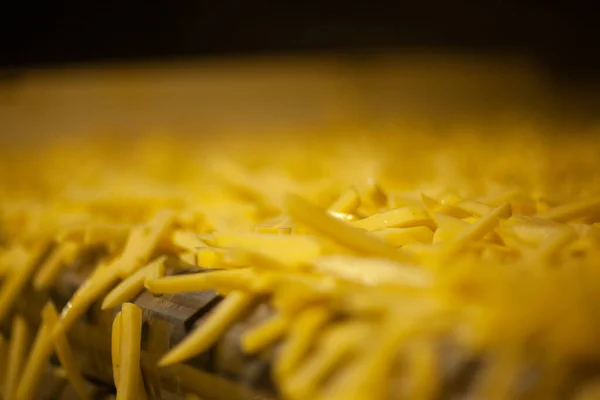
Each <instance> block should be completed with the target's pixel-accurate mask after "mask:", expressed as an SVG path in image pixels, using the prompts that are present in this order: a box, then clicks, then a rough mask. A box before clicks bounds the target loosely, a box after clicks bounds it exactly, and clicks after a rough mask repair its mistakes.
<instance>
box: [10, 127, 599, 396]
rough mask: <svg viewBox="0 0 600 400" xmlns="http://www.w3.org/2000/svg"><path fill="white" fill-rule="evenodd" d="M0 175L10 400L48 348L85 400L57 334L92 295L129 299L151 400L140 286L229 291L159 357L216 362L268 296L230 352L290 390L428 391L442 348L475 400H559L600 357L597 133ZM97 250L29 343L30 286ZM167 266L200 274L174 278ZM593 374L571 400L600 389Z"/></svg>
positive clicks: (125, 311)
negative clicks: (172, 259) (82, 277)
mask: <svg viewBox="0 0 600 400" xmlns="http://www.w3.org/2000/svg"><path fill="white" fill-rule="evenodd" d="M0 170H1V171H2V172H0V178H1V179H2V180H1V181H0V196H1V200H0V218H1V219H0V223H1V225H0V229H1V235H2V236H1V237H2V243H1V246H2V247H1V248H0V279H1V281H2V286H1V288H0V320H1V321H2V323H3V324H5V325H7V326H10V327H11V334H10V338H8V337H5V338H2V341H0V357H1V358H0V369H1V370H2V374H0V376H1V377H2V379H1V385H2V391H3V396H4V399H11V400H12V399H17V400H24V399H31V398H33V396H34V393H35V390H36V386H37V384H38V382H39V379H40V376H41V373H42V370H43V368H45V366H46V365H47V363H48V362H49V361H48V360H49V358H50V357H51V355H52V354H53V353H56V354H57V355H58V358H59V361H60V364H61V366H62V368H63V369H64V370H65V372H66V374H67V377H68V379H69V381H70V382H71V384H72V385H73V387H74V388H75V389H76V390H77V392H78V393H79V394H80V396H81V397H82V398H86V396H89V394H88V392H87V389H86V386H85V384H84V383H83V378H82V377H81V375H80V373H79V371H78V368H77V365H75V364H74V360H73V355H72V351H71V348H70V345H69V342H68V340H67V337H68V333H69V329H70V328H71V327H72V325H73V323H74V322H76V321H77V320H78V319H79V318H80V317H81V316H82V315H83V314H84V313H85V311H86V310H87V309H88V308H90V307H91V306H92V305H93V304H94V303H98V302H99V303H101V304H102V308H104V309H110V308H116V307H122V308H121V311H120V313H119V314H118V315H117V317H116V318H115V320H114V322H113V332H112V356H113V375H114V382H115V386H116V388H117V398H118V399H119V400H121V399H128V400H129V399H143V398H146V395H147V394H146V393H145V388H144V385H143V383H142V382H143V381H142V380H141V373H142V371H141V368H140V363H139V357H140V340H141V323H142V319H141V310H140V309H139V308H138V307H137V306H136V305H135V304H133V303H132V302H133V300H134V299H135V297H136V296H137V295H138V294H139V293H140V292H141V291H142V290H144V288H146V289H147V290H149V291H150V292H152V293H154V294H156V295H159V294H163V293H179V292H191V291H198V290H209V289H214V290H217V291H218V292H219V293H221V294H222V295H224V300H223V301H222V302H221V303H220V304H219V305H218V306H217V307H216V308H215V309H214V310H213V311H212V312H211V314H210V316H209V318H208V319H207V320H206V322H205V323H204V324H203V325H201V326H200V327H199V328H197V329H196V330H195V331H193V332H192V333H191V334H190V335H189V336H187V337H186V338H185V339H184V340H183V341H182V342H181V343H179V344H178V345H177V346H176V347H174V348H173V349H172V350H171V351H170V352H168V353H167V354H166V355H165V356H164V357H163V358H162V359H161V360H160V362H159V366H160V367H163V366H167V365H172V364H175V363H180V362H185V361H186V360H188V359H190V358H192V357H194V356H196V355H198V354H200V353H202V352H204V351H206V350H207V349H209V348H210V347H211V346H212V345H213V344H214V343H215V341H216V340H217V339H218V338H220V337H222V335H223V334H224V333H225V332H226V331H227V329H228V328H229V327H230V326H231V325H232V324H233V323H234V322H235V321H236V320H237V319H238V318H240V316H241V315H243V314H244V313H245V312H247V310H248V309H250V308H252V307H253V306H254V305H255V304H256V303H257V302H258V301H259V300H261V299H266V301H268V302H269V304H270V305H271V307H272V308H273V310H274V311H275V312H274V314H273V316H272V317H271V318H269V319H267V320H266V321H264V322H263V323H262V324H260V325H259V326H257V327H254V328H253V329H251V330H249V331H247V332H245V334H244V336H243V338H242V347H243V350H244V351H245V352H246V353H248V354H258V353H260V352H262V351H265V350H267V349H271V348H275V347H276V348H277V351H276V355H275V359H274V368H273V374H274V381H275V382H276V385H277V386H278V389H279V391H280V392H281V396H282V397H283V398H285V399H292V400H302V399H327V400H348V399H357V400H359V399H364V400H366V399H369V400H370V399H388V398H391V399H396V398H398V399H401V398H402V399H403V398H410V399H435V398H439V396H442V395H443V393H442V390H443V385H442V382H443V380H444V378H445V377H444V371H443V368H442V362H441V359H442V358H443V357H445V355H444V354H443V352H440V350H439V343H440V342H442V341H444V340H451V341H452V343H453V344H455V345H456V346H458V347H459V348H460V349H462V350H463V351H464V352H465V353H466V354H468V355H469V356H472V357H474V358H482V359H485V360H486V364H485V367H483V368H481V371H479V373H478V375H477V378H476V380H475V382H474V383H473V387H472V388H471V390H472V393H473V395H474V396H475V397H474V398H485V399H505V398H516V397H519V396H525V397H526V398H532V399H533V398H536V399H552V398H557V396H558V393H559V392H560V391H561V390H562V389H561V388H562V387H563V385H564V384H565V382H566V381H567V380H568V379H569V374H570V371H571V368H572V367H573V366H574V365H576V364H577V363H580V362H584V361H585V362H589V361H591V362H600V346H598V338H600V314H599V313H598V312H597V310H596V308H598V304H600V173H599V172H598V171H600V149H599V147H598V145H597V142H596V139H594V138H590V137H588V138H577V137H575V138H573V137H570V138H564V137H546V136H544V135H543V134H541V133H539V132H536V131H535V130H521V131H518V132H516V133H515V134H512V133H511V132H507V133H505V134H503V135H495V136H486V135H482V134H478V132H471V131H465V130H461V131H459V132H453V133H448V134H445V135H441V134H424V133H422V132H413V131H404V130H402V129H399V130H398V132H393V134H392V133H390V132H386V133H385V134H381V135H379V134H376V133H366V134H365V133H364V132H363V133H361V134H360V135H354V134H351V133H348V134H347V136H340V135H328V134H327V133H323V134H321V135H314V136H310V137H304V138H290V137H285V136H284V137H280V138H276V139H274V138H269V139H267V138H260V137H258V138H257V137H253V138H248V139H243V138H238V140H237V141H236V143H232V142H228V141H226V140H217V139H212V140H205V142H204V143H203V142H201V141H200V142H199V143H195V144H194V145H193V146H192V145H190V143H184V142H182V141H178V140H175V139H173V138H171V137H170V136H168V135H163V136H157V137H146V138H143V139H136V140H133V141H130V142H127V143H124V142H118V141H112V142H111V141H108V142H100V141H98V142H93V143H92V142H88V143H83V144H82V143H78V144H70V143H67V142H64V143H56V144H55V145H53V146H47V147H43V148H37V149H36V148H31V149H29V151H28V152H25V153H24V152H22V151H19V152H17V153H15V152H11V151H10V150H9V149H7V151H6V152H5V154H3V158H2V160H1V161H0ZM49 243H54V247H52V249H53V250H52V251H51V253H50V254H49V255H47V256H46V257H45V258H44V259H43V260H42V262H41V264H40V263H38V262H36V260H39V255H40V253H41V252H43V251H44V250H45V249H47V246H48V244H49ZM98 244H103V245H105V246H106V247H107V249H109V255H108V256H107V257H105V258H104V259H103V260H101V262H100V263H99V264H98V265H96V266H95V267H94V268H93V270H92V271H91V273H90V275H89V278H88V280H87V281H86V282H85V284H84V285H82V286H81V287H80V288H79V290H78V291H77V292H76V294H75V295H74V296H73V297H72V299H71V301H70V303H69V304H68V305H67V307H66V308H65V309H64V310H63V311H62V314H60V316H58V315H57V312H56V310H55V307H54V305H53V304H52V303H51V302H48V304H47V305H46V306H45V307H44V308H43V310H41V314H42V323H41V326H40V328H39V329H38V330H37V332H32V331H31V329H30V327H28V326H27V323H26V322H25V321H24V319H23V318H22V317H21V316H20V315H19V314H18V313H16V314H15V313H13V312H12V310H13V306H14V304H15V302H18V301H22V300H23V299H21V297H20V296H21V294H22V293H23V290H24V288H25V286H26V285H29V284H31V285H33V287H34V288H35V290H38V291H44V290H47V289H48V288H49V287H51V286H52V285H53V284H54V283H55V282H56V280H57V279H60V276H61V274H62V273H63V272H64V271H65V270H66V269H68V268H70V265H71V264H72V263H73V260H75V259H76V258H77V257H78V256H79V255H80V254H81V253H82V251H84V250H85V249H86V248H89V247H90V246H94V245H98ZM173 254H175V255H176V256H177V257H179V258H180V259H181V260H182V261H183V262H184V263H185V264H186V265H188V266H189V265H192V266H195V268H196V269H197V270H198V272H197V273H188V274H183V275H174V276H168V275H167V274H166V268H165V260H166V256H167V255H173ZM205 270H210V271H209V272H206V271H205ZM24 301H27V299H25V300H24ZM531 368H534V369H535V371H536V372H537V375H535V378H532V379H533V380H532V381H531V382H529V384H528V385H523V384H519V382H521V378H522V375H524V374H526V372H527V371H529V370H530V369H531ZM599 382H600V381H594V380H593V379H591V380H589V381H585V382H583V383H582V385H581V388H580V390H579V389H578V392H577V393H576V394H577V395H578V396H580V397H579V398H580V399H595V398H598V396H600V384H599Z"/></svg>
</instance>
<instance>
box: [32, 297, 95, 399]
mask: <svg viewBox="0 0 600 400" xmlns="http://www.w3.org/2000/svg"><path fill="white" fill-rule="evenodd" d="M42 321H43V323H44V324H47V325H48V329H49V331H51V332H52V341H53V342H54V350H55V351H56V355H57V356H58V359H59V361H60V365H61V366H62V368H63V369H64V371H65V373H66V375H67V380H68V381H69V382H70V383H71V385H72V386H73V389H75V391H76V392H77V395H78V396H79V397H80V398H82V399H84V400H85V399H89V398H90V394H89V392H88V388H87V384H86V382H85V379H83V376H82V375H81V372H80V370H79V366H78V365H77V363H76V362H75V358H74V357H73V352H72V351H71V347H70V346H69V342H68V341H67V336H66V335H65V334H64V332H61V331H57V329H56V326H57V325H58V323H59V321H58V314H57V313H56V309H55V308H54V304H52V303H51V302H48V303H47V304H46V306H45V307H44V309H43V310H42Z"/></svg>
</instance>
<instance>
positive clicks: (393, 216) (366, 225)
mask: <svg viewBox="0 0 600 400" xmlns="http://www.w3.org/2000/svg"><path fill="white" fill-rule="evenodd" d="M351 224H352V225H353V226H355V227H357V228H361V229H365V230H367V231H376V230H380V229H385V228H411V227H413V226H431V218H430V217H429V215H428V214H427V211H425V210H423V209H420V208H414V207H412V208H411V207H403V208H396V209H393V210H390V211H385V212H382V213H378V214H373V215H371V216H370V217H367V218H363V219H359V220H358V221H352V222H351Z"/></svg>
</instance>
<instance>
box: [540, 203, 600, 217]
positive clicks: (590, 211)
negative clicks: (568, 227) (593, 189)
mask: <svg viewBox="0 0 600 400" xmlns="http://www.w3.org/2000/svg"><path fill="white" fill-rule="evenodd" d="M599 212H600V199H599V198H595V199H589V200H581V201H577V202H574V203H570V204H564V205H561V206H558V207H554V208H551V209H549V210H548V211H544V212H541V213H539V214H537V215H536V216H537V217H539V218H546V219H549V220H552V221H556V222H570V221H573V220H575V219H577V218H581V217H585V216H588V215H594V214H598V213H599Z"/></svg>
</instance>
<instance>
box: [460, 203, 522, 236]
mask: <svg viewBox="0 0 600 400" xmlns="http://www.w3.org/2000/svg"><path fill="white" fill-rule="evenodd" d="M509 216H510V205H509V204H503V205H501V206H498V207H496V208H494V209H493V210H492V211H490V212H489V213H488V214H486V215H484V216H483V217H481V218H480V219H479V220H478V221H477V222H475V223H473V224H471V225H470V226H469V227H468V228H467V229H465V230H464V231H463V232H461V233H460V235H458V237H457V238H456V242H457V243H465V242H467V241H471V240H473V241H474V240H480V239H483V237H484V236H485V235H486V234H487V233H488V232H490V231H492V230H493V229H495V228H496V226H498V222H499V221H500V218H508V217H509Z"/></svg>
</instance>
